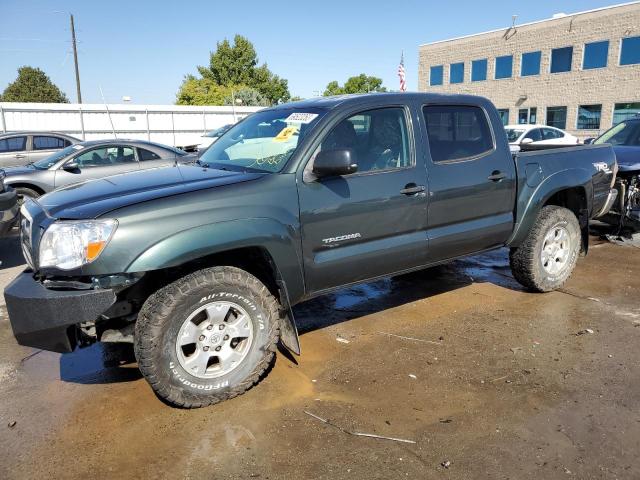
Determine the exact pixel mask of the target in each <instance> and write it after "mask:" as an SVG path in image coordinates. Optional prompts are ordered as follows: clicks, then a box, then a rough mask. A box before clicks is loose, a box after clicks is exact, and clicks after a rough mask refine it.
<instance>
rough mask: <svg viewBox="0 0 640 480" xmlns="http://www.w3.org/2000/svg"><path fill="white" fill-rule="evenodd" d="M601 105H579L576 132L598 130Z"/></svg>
mask: <svg viewBox="0 0 640 480" xmlns="http://www.w3.org/2000/svg"><path fill="white" fill-rule="evenodd" d="M601 113H602V105H580V106H579V107H578V125H577V128H578V130H599V129H600V114H601Z"/></svg>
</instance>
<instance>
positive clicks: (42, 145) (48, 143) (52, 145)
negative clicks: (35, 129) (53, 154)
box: [33, 136, 71, 150]
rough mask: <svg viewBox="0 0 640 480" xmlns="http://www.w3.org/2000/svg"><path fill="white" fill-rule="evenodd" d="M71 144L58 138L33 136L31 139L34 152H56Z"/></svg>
mask: <svg viewBox="0 0 640 480" xmlns="http://www.w3.org/2000/svg"><path fill="white" fill-rule="evenodd" d="M70 143H71V142H69V140H65V139H64V138H60V137H49V136H34V137H33V149H34V150H57V149H61V148H65V147H68V146H69V145H70Z"/></svg>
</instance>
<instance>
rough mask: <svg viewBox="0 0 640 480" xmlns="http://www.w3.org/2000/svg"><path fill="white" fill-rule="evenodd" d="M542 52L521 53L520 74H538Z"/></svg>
mask: <svg viewBox="0 0 640 480" xmlns="http://www.w3.org/2000/svg"><path fill="white" fill-rule="evenodd" d="M541 59H542V52H529V53H523V54H522V67H521V68H520V76H522V77H528V76H530V75H540V60H541Z"/></svg>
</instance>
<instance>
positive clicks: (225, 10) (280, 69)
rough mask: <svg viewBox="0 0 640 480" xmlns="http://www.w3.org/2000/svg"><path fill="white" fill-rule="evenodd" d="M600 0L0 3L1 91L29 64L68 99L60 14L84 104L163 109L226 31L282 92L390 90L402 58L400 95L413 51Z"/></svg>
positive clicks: (414, 66) (412, 71)
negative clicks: (376, 80)
mask: <svg viewBox="0 0 640 480" xmlns="http://www.w3.org/2000/svg"><path fill="white" fill-rule="evenodd" d="M616 3H622V2H615V1H608V2H607V1H598V0H555V1H553V0H535V1H530V0H518V1H507V0H494V1H488V0H485V1H483V0H475V1H468V0H458V1H457V0H448V1H442V0H440V1H438V2H435V1H416V0H413V1H410V0H394V1H388V0H387V1H384V2H378V1H374V0H369V1H366V2H364V1H345V0H342V1H335V0H326V1H322V2H319V1H314V2H304V1H301V0H298V1H296V2H268V1H264V0H263V1H242V0H240V1H227V2H221V1H214V0H210V1H175V0H173V1H166V0H156V1H146V0H128V1H121V0H111V1H107V2H105V1H100V2H98V1H91V0H51V1H46V0H0V91H2V90H4V88H5V87H6V86H7V85H8V84H9V83H10V82H12V81H13V80H15V78H16V76H17V69H18V67H20V66H22V65H30V66H34V67H39V68H41V69H42V70H44V71H45V72H46V73H47V74H48V75H49V77H50V78H51V79H52V80H53V82H54V83H55V84H56V85H58V86H59V87H60V88H61V89H62V90H63V91H64V92H65V93H66V94H67V97H68V98H69V99H70V100H71V101H72V102H75V101H76V88H75V74H74V70H73V56H72V54H71V33H70V32H71V29H70V26H69V13H73V14H74V17H75V24H76V35H77V38H78V62H79V65H80V81H81V86H82V97H83V101H84V103H101V102H102V97H101V94H100V88H102V91H103V92H104V97H105V100H106V102H108V103H121V101H122V97H123V96H129V97H131V101H132V103H137V104H170V103H174V102H175V95H176V92H177V91H178V88H179V87H180V84H181V82H182V79H183V77H184V75H186V74H188V73H192V74H195V73H197V70H196V67H197V65H208V63H209V52H210V51H212V50H215V47H216V42H218V41H221V40H223V39H224V38H229V39H232V38H233V36H234V35H235V34H236V33H239V34H242V35H244V36H246V37H247V38H249V40H250V41H251V42H253V44H254V46H255V48H256V51H257V53H258V58H259V60H260V62H261V63H262V62H266V63H267V64H268V66H269V68H270V69H271V71H272V72H274V73H276V74H277V75H279V76H281V77H283V78H286V79H287V80H288V81H289V90H290V91H291V94H292V95H298V96H301V97H305V98H306V97H310V96H313V95H317V94H319V93H320V94H321V93H322V91H324V88H325V87H326V85H327V83H329V82H330V81H332V80H338V81H339V82H340V83H343V82H344V81H345V80H346V79H347V78H348V77H350V76H352V75H358V74H360V73H366V74H368V75H374V76H377V77H381V78H382V79H383V81H384V85H385V86H386V87H387V88H389V89H397V88H398V77H397V67H398V63H399V61H400V55H401V53H402V52H404V60H405V68H406V71H407V88H408V90H417V88H418V46H419V45H420V44H423V43H428V42H432V41H436V40H443V39H447V38H452V37H457V36H461V35H468V34H472V33H478V32H482V31H486V30H493V29H497V28H507V27H509V26H510V25H511V17H512V15H518V19H517V23H525V22H530V21H535V20H542V19H545V18H550V17H551V16H552V15H553V14H554V13H559V12H563V13H573V12H578V11H584V10H589V9H592V8H598V7H603V6H607V5H613V4H616Z"/></svg>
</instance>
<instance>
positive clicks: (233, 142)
mask: <svg viewBox="0 0 640 480" xmlns="http://www.w3.org/2000/svg"><path fill="white" fill-rule="evenodd" d="M324 113H325V110H323V109H318V108H306V109H299V108H298V109H293V108H292V109H285V108H282V109H275V110H265V111H261V112H257V113H254V114H253V115H250V116H249V117H247V118H245V119H244V120H242V121H241V122H240V123H238V124H237V125H235V126H234V127H233V128H231V129H230V130H229V131H228V132H226V133H225V134H223V135H222V137H220V139H219V140H218V141H217V142H215V143H214V144H213V145H212V146H211V147H210V148H209V149H208V150H207V151H206V152H205V153H204V154H203V155H202V157H201V158H200V163H201V164H204V165H205V166H209V167H211V168H219V169H222V170H232V171H251V172H270V173H275V172H279V171H280V170H282V168H283V167H284V166H285V165H286V163H287V161H288V160H289V158H291V155H293V153H294V152H295V150H296V148H297V147H298V144H299V143H300V141H301V140H302V138H304V136H305V135H306V134H307V133H308V132H309V131H310V130H311V129H312V128H313V127H314V126H315V125H316V124H317V123H318V121H319V120H320V118H321V117H322V116H323V115H324Z"/></svg>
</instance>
